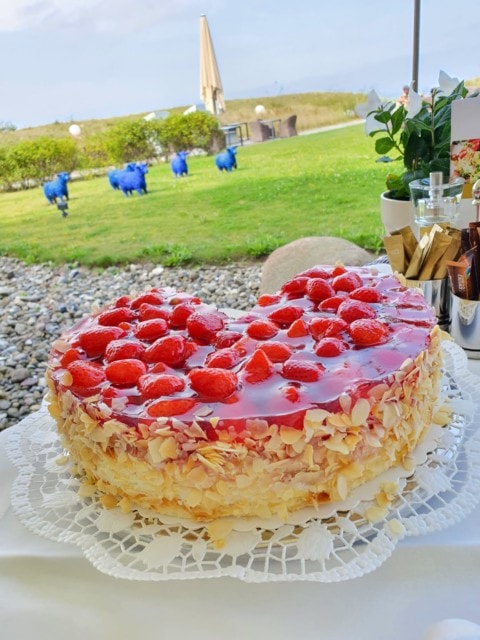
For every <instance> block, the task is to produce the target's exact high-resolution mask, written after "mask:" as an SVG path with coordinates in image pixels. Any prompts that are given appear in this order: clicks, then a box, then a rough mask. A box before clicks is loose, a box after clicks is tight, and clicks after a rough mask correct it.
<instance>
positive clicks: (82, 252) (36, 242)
mask: <svg viewBox="0 0 480 640" xmlns="http://www.w3.org/2000/svg"><path fill="white" fill-rule="evenodd" d="M237 158H238V169H237V171H233V172H232V173H225V172H219V171H218V170H217V169H216V167H215V166H214V161H213V158H212V157H206V156H196V157H189V159H188V165H189V172H190V175H189V176H188V178H180V179H175V178H174V177H173V174H172V172H171V170H170V166H169V165H168V164H160V165H156V166H153V167H150V171H149V173H148V174H147V185H148V189H149V194H148V195H145V196H142V197H140V196H138V195H137V194H134V195H133V196H131V197H130V198H125V197H124V196H123V194H122V193H121V192H119V191H113V190H112V189H111V187H110V186H109V184H108V180H107V178H106V177H100V178H92V179H90V180H83V181H75V182H73V183H69V190H70V202H69V215H68V217H67V218H62V216H61V214H60V212H59V211H58V210H57V208H56V207H54V206H51V205H48V204H47V202H46V200H45V198H44V196H43V193H42V191H41V189H40V188H36V189H32V190H29V191H22V192H17V193H3V194H0V219H1V221H2V222H1V234H0V254H3V255H11V256H16V257H19V258H21V259H23V260H26V261H35V262H45V261H52V262H56V263H63V262H79V263H81V264H86V265H99V266H106V265H110V264H122V263H127V262H133V261H139V260H142V259H148V260H150V261H158V262H162V263H164V264H167V265H175V264H181V263H183V262H188V261H191V262H196V263H202V262H203V263H222V262H228V261H232V260H239V259H242V258H249V257H250V258H251V257H259V256H262V255H265V254H268V253H270V252H271V251H272V250H273V249H274V248H275V247H277V246H279V245H281V244H285V243H287V242H290V241H291V240H294V239H296V238H299V237H301V236H309V235H328V236H332V235H335V236H340V237H343V238H346V239H348V240H351V241H353V242H356V243H357V244H359V245H361V246H363V247H365V248H367V249H370V250H376V249H378V248H380V247H381V245H382V243H381V234H382V227H381V224H380V215H379V195H380V193H381V192H382V191H383V190H384V182H385V175H386V173H387V172H388V167H386V166H385V165H383V164H376V163H375V159H376V155H375V152H374V148H373V144H372V140H370V139H369V138H366V136H365V135H364V133H363V127H362V126H361V125H354V126H350V127H346V128H344V129H337V130H332V131H326V132H321V133H316V134H311V135H307V136H298V137H295V138H289V139H285V140H274V141H271V142H266V143H262V144H258V145H252V146H246V147H239V148H238V152H237Z"/></svg>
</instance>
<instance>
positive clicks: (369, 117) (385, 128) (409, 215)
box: [356, 71, 468, 233]
mask: <svg viewBox="0 0 480 640" xmlns="http://www.w3.org/2000/svg"><path fill="white" fill-rule="evenodd" d="M467 93H468V90H467V89H466V88H465V85H464V83H463V81H462V82H460V81H459V80H458V79H457V78H450V76H448V75H447V74H446V73H445V72H444V71H440V75H439V86H438V87H435V88H433V89H432V90H431V93H430V96H429V97H428V98H423V97H422V96H421V95H419V94H418V93H416V92H415V91H414V90H413V88H412V87H410V90H409V92H408V103H407V104H405V103H402V102H395V101H390V102H382V101H381V100H380V98H379V97H378V95H377V94H376V93H375V92H374V91H372V92H371V93H370V94H369V96H368V101H367V103H366V104H365V105H357V107H356V112H357V115H360V116H362V117H365V133H366V134H367V135H369V136H371V137H375V151H376V152H377V153H378V154H379V156H381V158H379V160H383V161H388V162H389V161H393V162H397V161H401V167H399V168H398V169H397V170H395V171H390V172H389V173H388V174H387V177H386V187H387V189H386V191H385V192H384V193H382V194H381V214H382V222H383V224H384V227H385V231H386V232H387V233H388V232H389V231H392V230H394V229H398V228H400V227H402V226H406V225H410V226H413V220H414V217H413V215H414V212H413V206H412V204H411V202H410V192H409V186H408V185H409V183H410V182H412V181H413V180H417V179H422V178H428V177H429V175H430V173H431V172H433V171H441V172H442V173H443V175H444V177H445V181H447V182H448V177H449V176H450V132H451V111H452V102H453V101H454V100H459V99H462V98H465V97H466V96H467ZM387 154H395V155H394V157H393V158H390V157H389V156H388V155H387ZM392 208H393V210H392Z"/></svg>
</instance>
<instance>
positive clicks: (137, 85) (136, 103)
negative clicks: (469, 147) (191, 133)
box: [0, 0, 480, 128]
mask: <svg viewBox="0 0 480 640" xmlns="http://www.w3.org/2000/svg"><path fill="white" fill-rule="evenodd" d="M201 14H206V16H207V20H208V23H209V27H210V32H211V34H212V39H213V43H214V48H215V52H216V56H217V60H218V64H219V68H220V74H221V78H222V83H223V89H224V94H225V99H226V100H227V101H228V100H232V99H237V98H252V97H259V98H260V97H262V96H275V95H279V94H289V93H301V92H310V91H354V92H357V91H358V92H365V93H366V92H368V91H370V90H371V89H375V90H376V91H377V93H378V94H379V95H380V96H382V97H397V96H398V95H400V93H401V89H402V87H403V85H405V84H409V83H410V81H411V77H412V51H413V14H414V0H397V1H396V2H387V1H385V0H337V1H326V0H296V1H295V2H291V0H240V1H238V2H237V1H235V0H0V60H1V64H0V122H2V121H3V122H11V123H13V124H14V125H16V126H17V127H19V128H23V127H29V126H36V125H40V124H48V123H52V122H57V121H58V122H66V123H70V122H79V121H82V120H86V119H91V118H106V117H112V116H121V115H127V114H132V113H148V112H150V111H155V110H168V109H169V108H172V107H178V106H185V107H188V106H190V105H193V104H196V103H199V102H200V95H199V93H200V90H199V82H200V81H199V64H200V63H199V55H200V47H199V37H200V15H201ZM479 34H480V12H479V11H478V0H455V2H451V0H421V11H420V63H419V90H420V91H424V92H428V91H429V89H430V88H431V87H432V86H436V85H437V84H438V73H439V71H440V69H443V70H444V71H446V72H447V73H448V74H449V75H450V76H455V77H458V78H460V79H468V78H474V77H479V76H480V55H479V44H478V39H479Z"/></svg>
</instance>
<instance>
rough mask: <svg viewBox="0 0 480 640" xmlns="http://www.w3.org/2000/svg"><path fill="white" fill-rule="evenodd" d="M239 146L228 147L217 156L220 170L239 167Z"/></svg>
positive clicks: (216, 161) (216, 159)
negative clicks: (237, 156)
mask: <svg viewBox="0 0 480 640" xmlns="http://www.w3.org/2000/svg"><path fill="white" fill-rule="evenodd" d="M236 155H237V148H236V147H227V149H226V150H225V151H224V152H223V153H219V154H217V155H216V156H215V164H216V165H217V167H218V169H219V170H220V171H224V170H225V171H231V170H232V169H236V168H237V158H236Z"/></svg>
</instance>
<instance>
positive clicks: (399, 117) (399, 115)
mask: <svg viewBox="0 0 480 640" xmlns="http://www.w3.org/2000/svg"><path fill="white" fill-rule="evenodd" d="M405 115H406V110H405V107H404V106H403V105H401V106H400V107H399V108H398V109H396V110H395V111H394V112H393V113H392V135H395V134H396V133H398V132H399V131H400V129H401V128H402V125H403V123H404V121H405Z"/></svg>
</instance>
